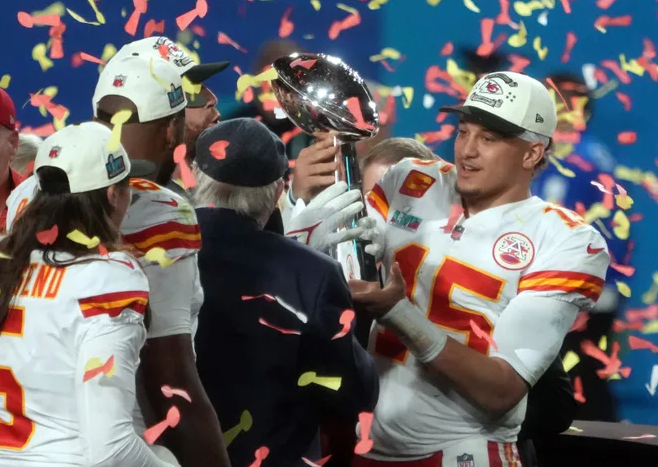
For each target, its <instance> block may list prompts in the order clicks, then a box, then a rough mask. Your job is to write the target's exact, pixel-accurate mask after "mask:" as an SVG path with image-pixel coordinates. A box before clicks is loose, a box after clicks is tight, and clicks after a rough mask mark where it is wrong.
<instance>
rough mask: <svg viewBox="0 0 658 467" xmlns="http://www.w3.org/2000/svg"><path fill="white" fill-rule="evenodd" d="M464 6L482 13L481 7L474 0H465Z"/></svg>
mask: <svg viewBox="0 0 658 467" xmlns="http://www.w3.org/2000/svg"><path fill="white" fill-rule="evenodd" d="M464 6H465V7H466V8H468V9H469V10H471V11H473V12H475V13H480V9H479V8H478V7H477V5H476V4H475V3H473V0H464Z"/></svg>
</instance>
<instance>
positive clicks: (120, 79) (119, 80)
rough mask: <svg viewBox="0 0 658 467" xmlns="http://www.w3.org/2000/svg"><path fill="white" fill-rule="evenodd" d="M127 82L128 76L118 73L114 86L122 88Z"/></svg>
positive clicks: (113, 82)
mask: <svg viewBox="0 0 658 467" xmlns="http://www.w3.org/2000/svg"><path fill="white" fill-rule="evenodd" d="M125 84H126V77H125V76H123V75H116V76H115V77H114V81H112V86H114V87H115V88H122V87H123V86H124V85H125Z"/></svg>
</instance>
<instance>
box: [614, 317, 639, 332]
mask: <svg viewBox="0 0 658 467" xmlns="http://www.w3.org/2000/svg"><path fill="white" fill-rule="evenodd" d="M642 328H643V325H642V323H641V322H640V321H635V322H633V323H625V322H624V321H621V320H619V319H616V320H614V321H613V322H612V329H613V330H614V331H615V332H622V331H641V330H642Z"/></svg>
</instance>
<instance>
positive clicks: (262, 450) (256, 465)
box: [249, 446, 270, 467]
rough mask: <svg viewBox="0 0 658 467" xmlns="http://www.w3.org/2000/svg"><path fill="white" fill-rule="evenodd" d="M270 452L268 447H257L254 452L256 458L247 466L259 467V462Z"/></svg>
mask: <svg viewBox="0 0 658 467" xmlns="http://www.w3.org/2000/svg"><path fill="white" fill-rule="evenodd" d="M269 454H270V450H269V448H267V447H265V446H262V447H260V448H258V449H257V450H256V452H255V454H254V455H255V457H256V460H255V461H254V462H253V463H252V464H251V465H250V466H249V467H260V465H261V463H262V462H263V461H264V460H265V458H267V456H268V455H269Z"/></svg>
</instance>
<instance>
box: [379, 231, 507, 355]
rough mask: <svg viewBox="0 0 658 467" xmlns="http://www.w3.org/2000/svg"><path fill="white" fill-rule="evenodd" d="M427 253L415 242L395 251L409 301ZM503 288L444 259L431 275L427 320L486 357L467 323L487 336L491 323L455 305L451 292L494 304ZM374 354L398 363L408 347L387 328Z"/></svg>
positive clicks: (482, 343)
mask: <svg viewBox="0 0 658 467" xmlns="http://www.w3.org/2000/svg"><path fill="white" fill-rule="evenodd" d="M428 252H429V248H427V247H425V246H422V245H418V244H417V243H410V244H408V245H405V246H404V247H402V248H400V249H399V250H397V251H396V252H395V255H394V258H393V259H394V261H397V262H398V263H399V264H400V269H401V270H402V274H403V275H404V279H405V281H406V282H407V297H409V300H411V301H412V302H413V301H414V294H415V291H416V286H417V281H418V272H419V271H420V267H421V265H422V263H423V261H424V259H425V257H426V256H427V253H428ZM504 287H505V280H504V279H501V278H499V277H496V276H493V275H491V274H489V273H486V272H484V271H482V270H480V269H476V268H475V267H473V266H470V265H468V264H465V263H462V262H461V261H458V260H456V259H454V258H451V257H449V256H446V257H445V259H444V260H443V262H442V263H441V265H440V266H439V267H438V269H437V270H436V273H435V274H434V280H433V283H432V292H431V293H432V296H431V297H430V302H429V307H428V310H427V317H428V318H429V319H430V320H431V321H432V322H433V323H435V324H436V325H438V326H440V327H442V328H444V329H446V330H448V331H452V332H458V333H461V334H464V335H465V336H466V341H465V345H467V346H468V347H470V348H472V349H473V350H476V351H478V352H480V353H483V354H485V355H487V354H488V353H489V343H488V342H487V341H486V339H484V338H482V337H478V336H476V335H475V334H474V333H473V332H472V330H471V325H470V321H471V320H473V322H474V323H475V324H477V325H478V327H479V328H480V329H482V330H483V331H484V332H486V333H487V334H489V335H491V333H492V332H493V324H492V323H491V321H489V319H488V318H487V317H486V316H485V315H484V314H482V313H480V312H478V311H475V310H469V309H467V308H463V307H460V306H457V305H456V304H455V303H454V302H453V301H452V293H453V291H454V290H455V289H456V288H458V289H461V290H462V291H464V292H466V293H469V294H472V295H475V296H477V297H478V298H481V299H483V300H487V301H490V302H497V301H498V300H500V296H501V294H502V292H503V288H504ZM375 352H376V353H377V354H379V355H383V356H385V357H388V358H392V359H393V360H396V361H398V362H400V363H404V362H405V361H406V359H407V354H408V352H407V348H406V347H405V346H404V345H403V344H402V342H400V340H399V339H398V338H397V336H395V334H393V333H392V332H391V331H389V330H387V329H386V330H384V331H383V332H381V333H380V334H379V335H378V336H377V341H376V343H375Z"/></svg>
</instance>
